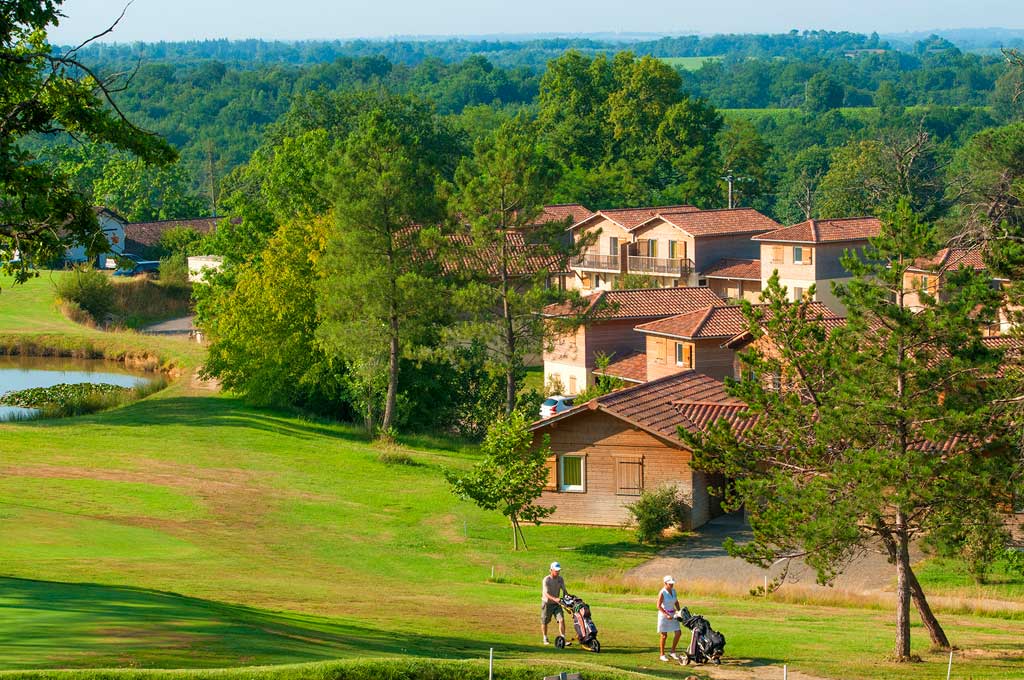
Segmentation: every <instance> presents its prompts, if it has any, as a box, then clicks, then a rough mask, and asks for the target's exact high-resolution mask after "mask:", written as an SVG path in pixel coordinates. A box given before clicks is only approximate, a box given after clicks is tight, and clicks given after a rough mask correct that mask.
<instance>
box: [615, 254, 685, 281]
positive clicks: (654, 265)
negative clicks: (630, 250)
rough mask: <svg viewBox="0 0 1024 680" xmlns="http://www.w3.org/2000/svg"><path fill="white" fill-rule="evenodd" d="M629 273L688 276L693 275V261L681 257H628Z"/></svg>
mask: <svg viewBox="0 0 1024 680" xmlns="http://www.w3.org/2000/svg"><path fill="white" fill-rule="evenodd" d="M629 271H630V273H631V274H669V275H672V276H689V275H690V274H692V273H693V260H689V259H686V258H681V257H673V258H669V257H641V256H637V255H630V256H629Z"/></svg>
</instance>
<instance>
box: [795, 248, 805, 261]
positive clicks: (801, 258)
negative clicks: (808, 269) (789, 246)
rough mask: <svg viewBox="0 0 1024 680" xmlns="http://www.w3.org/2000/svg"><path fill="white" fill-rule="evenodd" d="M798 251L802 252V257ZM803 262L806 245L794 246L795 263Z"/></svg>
mask: <svg viewBox="0 0 1024 680" xmlns="http://www.w3.org/2000/svg"><path fill="white" fill-rule="evenodd" d="M797 253H800V257H799V258H798V257H797ZM803 263H804V247H803V246H793V264H803Z"/></svg>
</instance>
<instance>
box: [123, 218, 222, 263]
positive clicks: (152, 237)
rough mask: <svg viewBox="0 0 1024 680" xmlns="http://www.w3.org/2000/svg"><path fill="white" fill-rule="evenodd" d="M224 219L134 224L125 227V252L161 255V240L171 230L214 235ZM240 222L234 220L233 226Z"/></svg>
mask: <svg viewBox="0 0 1024 680" xmlns="http://www.w3.org/2000/svg"><path fill="white" fill-rule="evenodd" d="M223 219H225V218H223V217H196V218H193V219H184V220H157V221H155V222H132V223H130V224H128V225H126V226H125V241H126V243H125V249H124V250H125V252H128V253H134V254H136V255H144V256H146V257H156V256H157V255H159V254H160V239H161V238H163V235H164V234H165V233H167V232H168V231H170V230H171V229H180V228H184V229H191V230H193V231H195V232H197V233H199V234H201V235H203V236H206V235H207V234H210V233H213V231H214V230H215V229H216V228H217V223H218V222H220V221H221V220H223ZM239 221H240V220H238V219H237V218H236V219H233V220H232V224H236V223H238V222H239Z"/></svg>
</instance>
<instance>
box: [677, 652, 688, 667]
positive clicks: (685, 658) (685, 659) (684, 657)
mask: <svg viewBox="0 0 1024 680" xmlns="http://www.w3.org/2000/svg"><path fill="white" fill-rule="evenodd" d="M679 661H680V662H681V663H682V664H683V665H684V666H689V665H690V657H689V656H687V655H686V654H682V655H680V657H679Z"/></svg>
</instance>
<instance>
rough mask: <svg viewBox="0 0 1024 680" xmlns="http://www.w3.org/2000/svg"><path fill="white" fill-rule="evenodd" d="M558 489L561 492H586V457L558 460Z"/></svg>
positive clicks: (565, 457) (564, 457) (567, 457)
mask: <svg viewBox="0 0 1024 680" xmlns="http://www.w3.org/2000/svg"><path fill="white" fill-rule="evenodd" d="M558 467H559V470H558V473H559V474H558V478H559V479H560V480H561V484H560V485H559V489H561V490H562V491H586V490H587V458H586V456H562V457H561V458H559V460H558Z"/></svg>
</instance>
